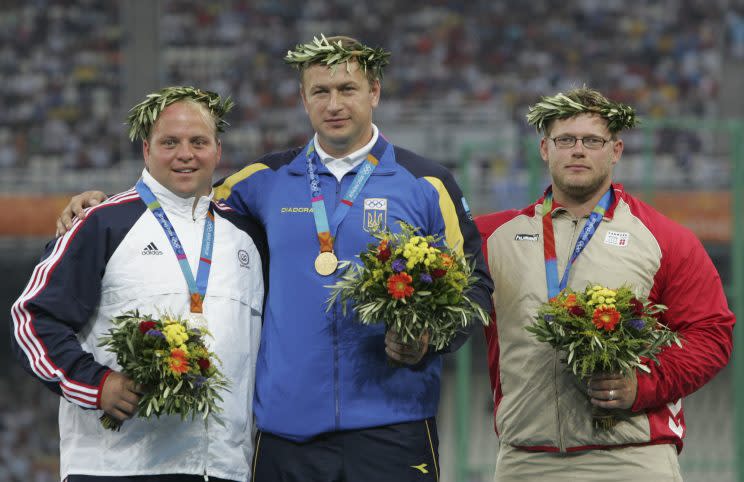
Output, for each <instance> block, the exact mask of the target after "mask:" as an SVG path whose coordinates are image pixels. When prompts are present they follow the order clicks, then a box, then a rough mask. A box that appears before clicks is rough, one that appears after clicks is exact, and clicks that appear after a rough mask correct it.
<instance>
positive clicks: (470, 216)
mask: <svg viewBox="0 0 744 482" xmlns="http://www.w3.org/2000/svg"><path fill="white" fill-rule="evenodd" d="M460 202H461V203H462V208H463V209H464V210H465V216H467V218H468V219H469V220H471V221H472V220H473V215H472V214H471V213H470V206H469V205H468V202H467V201H466V200H465V196H463V197H462V198H460Z"/></svg>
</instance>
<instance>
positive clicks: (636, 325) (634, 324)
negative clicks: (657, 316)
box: [628, 318, 646, 331]
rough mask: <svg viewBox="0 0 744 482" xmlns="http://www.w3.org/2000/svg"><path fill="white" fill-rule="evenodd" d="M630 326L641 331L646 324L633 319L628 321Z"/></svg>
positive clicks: (638, 319)
mask: <svg viewBox="0 0 744 482" xmlns="http://www.w3.org/2000/svg"><path fill="white" fill-rule="evenodd" d="M628 326H629V327H631V328H633V329H634V330H638V331H640V330H642V329H643V327H644V326H646V322H645V321H643V320H642V319H640V318H633V319H632V320H628Z"/></svg>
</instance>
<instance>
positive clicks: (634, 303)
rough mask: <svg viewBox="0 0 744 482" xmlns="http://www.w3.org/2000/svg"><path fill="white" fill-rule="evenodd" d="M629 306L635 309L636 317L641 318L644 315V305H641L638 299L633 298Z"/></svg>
mask: <svg viewBox="0 0 744 482" xmlns="http://www.w3.org/2000/svg"><path fill="white" fill-rule="evenodd" d="M629 304H630V307H631V308H632V309H633V314H634V315H635V316H641V315H642V314H643V303H641V302H640V301H639V300H638V299H637V298H632V299H631V300H630V302H629Z"/></svg>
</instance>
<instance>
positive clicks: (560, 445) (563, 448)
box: [553, 219, 579, 452]
mask: <svg viewBox="0 0 744 482" xmlns="http://www.w3.org/2000/svg"><path fill="white" fill-rule="evenodd" d="M571 224H573V232H572V233H571V239H570V240H569V243H568V249H569V251H568V256H567V257H566V265H567V264H568V263H570V262H571V254H572V253H573V249H574V246H576V233H577V227H578V225H579V220H578V219H573V220H571ZM554 226H555V224H554ZM565 270H566V268H565V265H564V268H563V272H560V271H559V273H558V278H559V279H560V278H561V277H562V276H563V273H564V272H565ZM569 273H570V271H569ZM553 367H554V373H553V384H554V386H555V411H556V419H557V420H558V450H560V451H561V452H565V451H566V443H565V441H564V440H563V426H562V422H561V410H560V403H559V400H560V393H559V391H558V375H559V373H560V371H561V360H560V356H559V353H558V352H557V351H556V352H555V359H554V363H553Z"/></svg>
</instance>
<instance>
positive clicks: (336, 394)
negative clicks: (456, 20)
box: [216, 37, 492, 482]
mask: <svg viewBox="0 0 744 482" xmlns="http://www.w3.org/2000/svg"><path fill="white" fill-rule="evenodd" d="M327 40H328V45H331V46H335V45H336V42H338V41H339V40H340V41H341V44H340V46H339V50H341V51H343V50H344V47H345V48H348V50H349V51H359V52H364V51H365V49H369V48H368V47H365V46H363V45H361V44H359V42H357V41H355V40H353V39H349V38H347V37H336V38H329V39H327ZM308 45H312V44H305V46H298V48H297V50H295V52H300V51H301V50H302V49H303V48H306V47H307V46H308ZM370 50H371V49H370ZM322 55H323V54H319V55H316V57H315V58H313V59H312V60H310V61H304V62H303V63H302V64H301V65H299V67H300V70H301V84H300V89H301V94H302V99H303V103H304V105H305V110H306V111H307V113H308V115H309V117H310V121H311V123H312V125H313V127H314V128H315V131H316V134H315V136H314V138H313V139H311V140H310V141H309V143H308V144H307V145H306V146H304V147H303V148H296V149H292V150H289V151H285V152H281V153H275V154H269V155H267V156H264V157H263V158H261V159H259V160H257V161H256V162H255V163H252V164H250V165H248V166H247V167H246V168H244V169H243V170H241V171H240V172H238V173H236V174H234V175H233V176H230V177H228V178H227V179H226V180H225V181H224V183H223V184H222V185H221V186H220V187H219V188H217V190H216V196H217V197H218V198H222V199H224V201H225V202H226V203H227V204H229V205H230V206H231V207H233V208H234V209H235V210H237V211H238V212H241V213H244V214H250V215H253V216H255V217H256V218H258V219H259V220H260V221H261V223H262V224H263V225H264V227H265V228H266V231H267V236H268V242H269V252H270V259H271V262H270V263H269V280H270V290H269V294H268V299H267V306H266V311H265V315H264V328H263V332H262V340H261V347H260V349H259V356H258V362H257V366H256V396H255V400H254V406H255V407H254V408H255V413H256V421H257V426H258V429H259V431H260V432H259V435H258V439H257V445H258V448H257V451H256V459H255V461H254V465H255V474H254V477H255V479H254V480H256V481H270V480H298V481H300V480H302V481H307V480H313V481H315V480H317V481H321V480H322V481H326V480H342V481H355V482H356V481H360V480H361V481H379V480H396V481H407V480H437V479H438V470H439V467H438V460H437V455H436V454H437V440H436V427H435V423H434V416H435V415H436V412H437V406H438V403H439V383H440V370H441V357H440V356H439V354H438V353H432V352H428V353H427V350H428V349H427V347H426V345H425V344H424V347H423V349H421V350H417V349H416V348H415V347H408V346H402V345H401V344H400V343H398V340H397V339H395V338H394V337H393V336H390V335H389V336H388V337H387V338H386V335H385V331H384V330H385V329H384V326H383V325H382V324H380V325H376V326H364V325H362V324H360V323H357V322H356V321H355V320H354V318H353V317H354V314H353V313H349V314H347V316H343V315H342V313H341V310H340V308H338V307H336V308H335V309H332V310H331V311H328V312H327V311H326V303H325V300H326V299H327V298H328V296H329V290H328V288H327V286H328V285H331V284H333V283H334V282H335V281H336V277H335V275H336V274H337V273H338V272H336V273H334V274H331V275H330V276H323V275H321V274H319V273H318V272H317V271H316V269H314V263H315V260H316V258H317V257H318V255H319V252H320V251H322V246H319V245H320V244H321V243H320V241H319V237H318V235H317V232H318V231H319V229H318V228H317V226H316V220H315V214H316V213H315V212H314V210H313V207H312V206H313V205H312V203H311V200H312V198H315V199H317V197H318V195H321V196H322V198H323V200H324V206H325V211H326V213H327V218H328V219H329V220H330V219H334V214H336V211H337V210H338V209H339V206H341V205H342V203H343V202H347V201H346V200H348V198H349V195H348V193H349V192H350V188H351V186H352V185H353V184H354V183H355V182H356V183H357V184H356V186H355V187H354V188H352V189H351V191H355V190H357V189H358V187H359V185H360V184H359V180H358V177H360V176H361V175H363V174H360V172H362V171H363V167H364V166H365V162H364V161H365V159H366V158H367V156H368V154H371V155H373V156H374V157H375V158H376V159H378V160H379V164H378V165H377V167H376V168H375V169H374V170H373V171H372V173H371V175H369V177H368V179H367V180H366V183H364V184H362V185H361V186H362V187H361V191H359V194H358V196H357V197H356V198H355V200H354V202H353V204H351V208H350V209H349V210H348V212H347V214H346V215H345V216H344V217H343V219H342V220H341V221H340V222H339V223H338V225H337V226H334V225H333V223H331V233H332V235H333V252H334V254H335V255H336V256H337V257H338V259H341V260H357V261H358V258H356V256H357V255H358V254H359V253H360V252H362V251H363V250H365V249H366V247H367V244H368V243H372V242H375V238H374V237H373V236H372V233H373V232H374V231H375V230H377V229H385V228H390V229H392V230H394V231H397V230H399V229H400V227H399V225H398V221H405V222H407V223H408V224H411V225H413V226H416V227H419V228H421V229H422V231H423V232H424V234H432V235H441V236H444V237H445V239H446V241H447V243H448V245H449V246H452V247H456V248H458V249H460V250H464V252H465V253H467V254H469V255H471V256H473V257H474V259H475V261H476V276H478V278H479V281H478V283H477V284H476V286H475V287H474V288H473V289H472V290H471V292H470V293H469V295H470V296H471V297H472V298H473V299H474V300H476V301H477V302H478V303H479V304H480V305H481V306H483V307H484V309H486V310H487V311H490V309H491V304H490V300H489V296H490V292H491V291H492V284H491V281H490V279H489V277H488V274H487V273H486V270H485V264H484V262H483V257H482V254H481V252H480V249H479V241H480V240H479V237H478V232H477V229H476V227H475V225H474V223H473V222H472V220H471V218H470V213H469V212H468V208H467V203H466V202H465V200H464V198H463V195H462V192H461V191H460V189H459V187H458V186H457V184H456V183H455V181H454V179H453V178H452V176H451V175H450V173H449V172H448V171H447V170H446V169H444V168H443V167H441V166H439V165H438V164H436V163H434V162H432V161H430V160H428V159H424V158H422V157H420V156H418V155H416V154H414V153H412V152H410V151H407V150H405V149H402V148H400V147H397V146H392V145H390V144H389V143H388V142H387V141H386V140H385V139H384V137H383V136H382V135H381V134H380V133H379V131H378V129H377V127H376V126H375V125H374V124H373V123H372V111H373V109H374V108H375V107H376V105H377V103H378V102H379V95H380V78H379V74H381V67H380V68H379V70H376V69H375V65H370V64H362V65H360V62H359V61H357V59H356V58H355V57H354V56H351V59H350V60H349V61H348V63H347V62H342V63H340V65H336V66H335V67H337V68H336V69H334V68H333V67H328V66H326V64H325V63H323V64H321V63H320V62H321V61H323V56H322ZM329 55H330V54H329ZM291 57H292V52H290V54H289V55H288V57H287V60H288V61H290V63H292V62H291ZM365 71H366V75H365ZM308 163H310V164H311V165H312V166H310V165H309V164H308ZM309 167H311V168H312V169H313V170H316V171H317V177H316V179H317V182H318V183H319V184H318V185H316V191H315V193H314V194H312V195H311V192H312V191H311V189H312V188H311V186H310V183H311V182H312V178H311V176H309V175H308V174H307V172H308V168H309ZM347 204H348V202H347ZM334 228H335V229H336V230H335V231H334ZM465 338H466V337H465V336H462V337H460V338H459V339H458V340H456V341H455V342H454V343H453V344H452V345H451V346H450V347H449V350H448V351H451V350H454V349H456V348H457V347H459V345H461V344H462V343H463V342H464V341H465ZM384 345H386V350H384V349H383V346H384ZM386 351H387V353H388V354H389V355H390V356H391V357H392V358H394V359H397V360H398V361H401V362H403V363H406V364H408V365H409V366H407V367H405V368H391V367H390V366H389V364H387V363H386Z"/></svg>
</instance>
